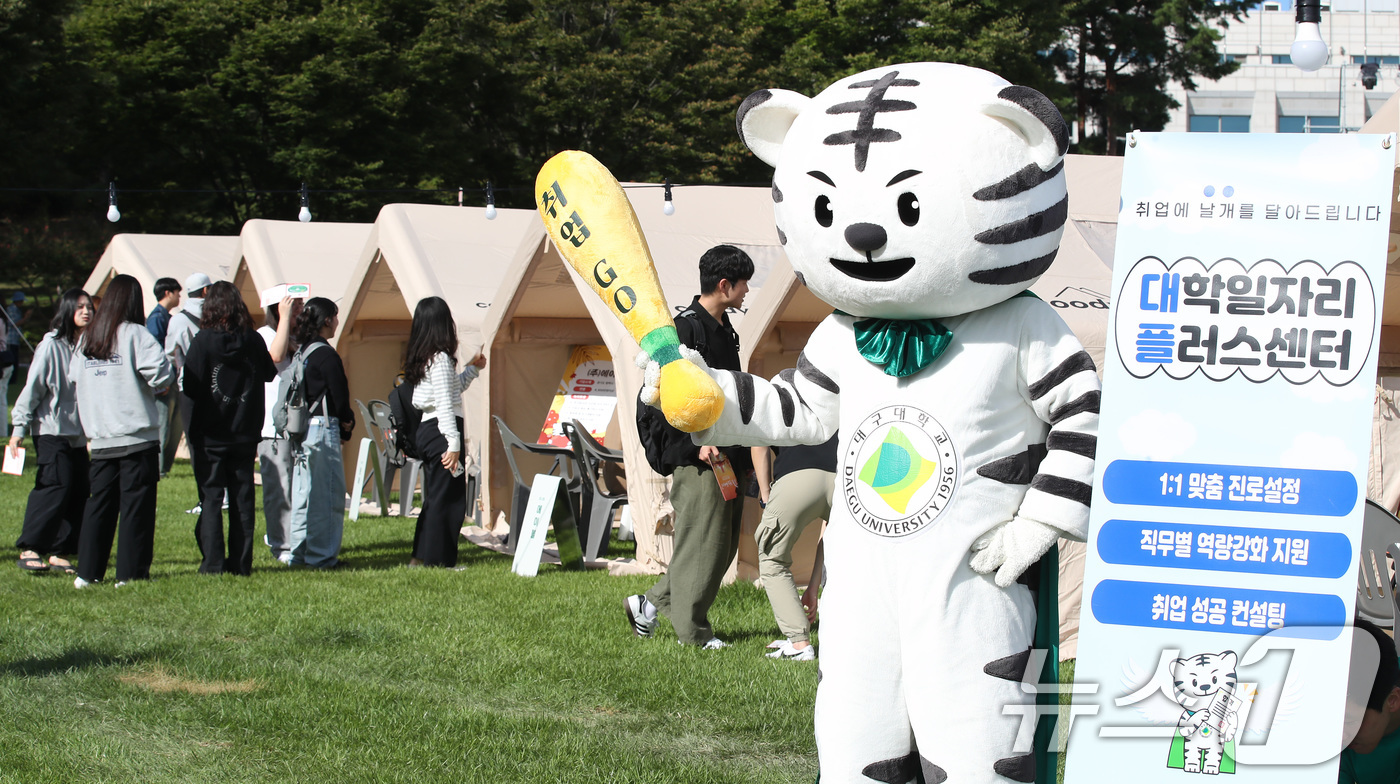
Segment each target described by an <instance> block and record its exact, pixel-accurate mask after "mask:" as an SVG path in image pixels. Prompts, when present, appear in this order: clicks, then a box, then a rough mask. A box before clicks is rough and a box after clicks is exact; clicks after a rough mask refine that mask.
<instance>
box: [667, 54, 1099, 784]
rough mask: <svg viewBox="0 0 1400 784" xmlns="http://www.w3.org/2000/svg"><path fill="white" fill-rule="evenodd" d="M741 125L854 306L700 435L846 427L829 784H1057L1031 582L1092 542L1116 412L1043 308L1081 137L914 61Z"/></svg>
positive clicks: (817, 266)
mask: <svg viewBox="0 0 1400 784" xmlns="http://www.w3.org/2000/svg"><path fill="white" fill-rule="evenodd" d="M738 126H739V133H740V135H741V136H742V137H743V141H744V143H745V144H747V145H748V147H749V148H750V149H751V150H753V152H754V153H755V154H756V155H758V157H759V158H762V159H763V160H764V161H765V162H767V163H768V164H770V165H772V166H773V167H774V170H775V171H774V174H773V201H774V211H775V214H776V218H777V224H778V233H779V238H780V239H781V240H782V242H783V243H784V245H785V246H786V247H785V249H786V252H787V256H788V258H789V259H790V261H791V263H792V266H793V268H794V270H795V271H796V272H797V275H798V276H799V278H800V279H801V280H802V281H803V282H804V283H805V284H806V285H807V287H808V288H810V289H811V290H812V292H813V293H814V294H816V295H817V296H818V297H820V298H821V299H823V300H824V301H826V302H828V303H830V304H831V305H833V306H835V308H836V309H837V312H836V313H834V314H833V315H831V316H829V317H828V318H827V319H826V320H825V321H823V322H822V323H821V324H820V325H819V326H818V327H817V329H816V331H815V332H814V333H813V334H812V337H811V340H810V341H809V342H808V343H807V346H806V348H805V350H804V353H803V354H802V356H801V357H799V359H798V362H797V368H796V370H787V371H784V372H783V373H781V374H779V375H778V376H777V377H776V378H774V379H773V380H772V381H771V382H768V381H764V380H762V379H760V378H756V377H754V376H751V375H748V374H744V373H736V372H730V371H714V370H710V371H709V372H710V374H711V375H712V376H713V377H714V378H715V380H716V381H717V382H718V383H719V384H720V386H721V388H722V389H723V390H724V392H725V396H726V400H725V407H724V412H723V414H722V416H721V417H720V419H719V421H718V422H717V423H716V424H715V425H714V426H713V427H712V428H710V429H708V430H704V431H701V432H699V433H696V434H695V440H696V442H697V443H702V444H716V445H732V444H743V445H754V444H773V445H779V446H782V445H790V444H819V443H822V442H823V441H825V440H826V439H827V438H829V437H830V436H831V435H832V434H833V433H835V432H837V431H838V430H839V431H840V434H841V438H840V447H839V453H838V454H839V458H838V459H839V462H838V468H837V483H838V486H837V493H836V502H835V503H833V504H832V511H831V520H830V524H829V526H828V528H827V530H826V564H827V570H828V571H827V575H828V583H827V588H826V591H825V594H824V595H823V597H822V635H821V643H822V645H821V662H822V664H821V671H820V686H819V687H818V690H817V703H816V736H817V747H818V752H819V755H820V763H821V780H822V782H823V784H838V783H839V782H868V781H883V782H891V783H894V782H898V783H900V784H902V783H903V782H907V781H911V780H913V779H914V778H915V776H916V771H918V770H922V772H923V776H924V780H925V781H927V782H930V784H935V783H936V782H942V781H948V782H951V784H964V783H965V782H994V781H1007V780H1010V781H1018V782H1028V781H1033V780H1034V778H1035V760H1034V755H1033V753H1032V751H1031V745H1032V744H1031V738H1030V734H1031V731H1032V727H1033V724H1034V722H1032V721H1027V722H1026V723H1025V725H1022V722H1021V717H1020V716H1019V715H1016V714H1015V712H1014V711H1015V709H1014V708H1013V712H1011V713H1007V712H1004V711H1003V706H1007V705H1013V706H1015V705H1032V704H1033V703H1034V695H1033V694H1027V693H1025V692H1024V691H1023V690H1022V687H1021V683H1020V681H1021V679H1022V675H1023V673H1024V671H1025V669H1026V665H1027V662H1028V660H1029V658H1030V644H1031V640H1032V634H1033V631H1034V628H1035V607H1034V604H1033V602H1032V599H1031V596H1030V592H1029V590H1028V589H1027V588H1026V587H1025V586H1023V585H1021V584H1019V583H1018V582H1017V578H1018V577H1020V576H1021V574H1022V573H1023V572H1024V571H1025V570H1026V569H1027V568H1028V567H1030V566H1031V565H1033V564H1035V563H1036V562H1037V561H1038V560H1039V559H1040V558H1041V556H1042V555H1044V554H1045V553H1046V552H1047V551H1048V550H1049V548H1050V547H1051V546H1053V545H1054V544H1055V542H1056V540H1057V538H1058V537H1061V536H1066V537H1071V538H1075V539H1083V538H1084V535H1085V532H1086V529H1087V526H1088V516H1089V499H1090V483H1091V482H1092V477H1093V467H1094V449H1095V444H1096V438H1097V429H1098V411H1099V381H1098V378H1097V376H1096V375H1095V373H1094V366H1093V362H1092V361H1091V360H1090V358H1089V355H1088V354H1086V353H1085V352H1084V349H1083V347H1082V346H1081V345H1080V343H1079V341H1078V340H1077V339H1076V338H1075V336H1074V335H1073V334H1072V333H1071V332H1070V330H1069V328H1068V327H1066V326H1065V323H1064V322H1063V321H1062V320H1061V319H1060V317H1059V316H1058V315H1057V314H1056V313H1055V311H1054V309H1053V308H1051V307H1050V306H1049V305H1048V304H1046V303H1044V302H1042V301H1041V300H1039V299H1037V298H1035V297H1034V296H1031V295H1028V294H1026V289H1027V287H1029V286H1030V285H1031V284H1032V283H1034V282H1035V281H1036V279H1037V278H1039V276H1040V275H1041V274H1043V273H1044V272H1045V271H1046V269H1048V268H1049V266H1050V263H1051V261H1052V260H1053V259H1054V257H1055V253H1056V250H1057V249H1058V246H1059V241H1060V235H1061V233H1062V231H1063V227H1064V222H1065V218H1066V211H1067V191H1066V188H1065V177H1064V173H1063V157H1064V153H1065V150H1066V146H1067V142H1068V133H1067V129H1066V127H1065V123H1064V120H1063V118H1061V117H1060V115H1059V113H1058V112H1057V111H1056V109H1055V107H1054V106H1053V104H1051V103H1050V101H1049V100H1047V99H1046V98H1045V97H1044V96H1042V95H1041V94H1040V93H1038V92H1036V91H1035V90H1031V89H1029V88H1026V87H1019V86H1015V85H1012V84H1010V83H1008V82H1007V81H1006V80H1004V79H1002V78H1000V77H998V76H996V75H994V74H991V73H988V72H986V71H982V70H978V69H975V68H969V67H965V66H959V65H950V64H939V63H914V64H905V65H893V66H889V67H885V68H877V69H874V70H870V71H866V72H864V73H860V74H856V75H854V76H850V77H847V78H845V79H842V80H840V81H838V82H836V83H835V84H833V85H831V86H830V87H828V88H827V89H826V90H824V91H822V93H821V94H820V95H818V96H817V97H816V98H807V97H805V96H802V95H799V94H797V93H794V92H789V91H785V90H763V91H760V92H757V93H754V94H753V95H751V96H749V97H748V98H747V99H746V100H745V101H744V102H743V104H742V106H741V107H740V109H739V116H738ZM688 356H689V357H691V358H692V359H695V355H694V354H693V352H691V353H690V354H688ZM648 375H649V376H650V377H652V378H654V377H655V376H654V375H653V374H648ZM656 393H657V390H656V389H654V388H648V389H646V390H644V391H643V397H644V399H645V398H647V397H649V396H651V395H653V394H656ZM1032 678H1034V675H1033V676H1032ZM1032 710H1033V709H1032ZM1032 715H1033V714H1032ZM1018 735H1019V736H1020V737H1019V738H1018Z"/></svg>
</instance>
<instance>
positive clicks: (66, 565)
mask: <svg viewBox="0 0 1400 784" xmlns="http://www.w3.org/2000/svg"><path fill="white" fill-rule="evenodd" d="M49 568H51V569H54V570H57V571H60V572H63V573H64V574H77V573H78V570H77V569H74V568H73V562H72V561H69V560H68V559H67V558H63V557H61V556H57V555H51V556H49Z"/></svg>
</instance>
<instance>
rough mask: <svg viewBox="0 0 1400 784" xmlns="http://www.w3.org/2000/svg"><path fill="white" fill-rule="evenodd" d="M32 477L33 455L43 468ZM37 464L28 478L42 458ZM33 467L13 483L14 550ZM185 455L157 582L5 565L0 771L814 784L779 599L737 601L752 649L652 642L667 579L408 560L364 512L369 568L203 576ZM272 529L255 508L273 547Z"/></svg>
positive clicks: (724, 605)
mask: <svg viewBox="0 0 1400 784" xmlns="http://www.w3.org/2000/svg"><path fill="white" fill-rule="evenodd" d="M31 464H32V461H31ZM31 471H32V469H31ZM32 482H33V479H32V473H31V474H30V475H28V476H26V477H24V478H22V479H21V478H16V477H10V476H0V538H3V539H4V541H5V544H6V545H8V544H9V543H11V542H13V540H14V538H15V537H16V536H17V535H18V532H19V527H20V521H21V519H22V516H23V512H24V505H25V501H26V499H27V496H28V490H29V488H30V487H31V486H32ZM195 500H196V499H195V489H194V482H193V480H192V478H191V475H190V470H189V467H188V464H186V463H177V467H176V469H175V471H174V472H173V473H172V475H171V479H168V480H166V481H165V482H162V484H161V487H160V507H159V509H160V511H159V518H158V521H157V528H156V548H155V563H154V565H153V567H152V576H153V579H152V580H151V581H149V582H145V583H135V584H132V585H130V586H126V587H123V588H120V589H118V588H115V587H114V586H112V585H111V580H110V572H109V580H108V582H107V583H105V584H102V585H99V586H94V587H93V588H90V589H88V590H85V591H77V590H74V588H73V581H72V578H71V577H70V578H65V577H63V576H62V575H58V574H40V575H30V574H25V573H22V572H21V571H20V570H19V569H17V568H15V567H14V565H13V554H14V552H15V551H13V550H10V551H9V552H11V554H12V555H11V556H10V559H11V560H10V561H9V563H7V564H0V714H2V715H3V718H0V781H2V782H40V781H45V782H47V781H55V782H62V781H81V782H92V783H96V782H143V783H145V782H163V781H172V782H175V781H178V782H203V781H208V782H220V783H221V784H223V783H224V782H230V781H237V782H247V781H296V782H318V781H325V782H335V783H336V784H347V783H348V782H361V781H363V782H381V781H432V782H437V781H442V782H461V781H464V782H502V781H521V782H525V781H528V782H555V781H559V782H634V781H635V782H649V783H654V782H728V781H735V782H741V781H752V782H811V781H812V780H813V779H814V778H815V777H816V750H815V746H814V743H813V740H812V700H813V695H814V694H815V691H816V683H817V672H816V667H815V666H813V665H811V664H795V663H790V662H775V661H771V660H769V659H766V658H764V657H763V656H762V653H763V646H764V645H765V644H766V643H767V642H768V641H769V640H771V639H773V638H774V637H775V636H777V629H776V626H775V624H774V621H773V617H772V613H771V611H770V609H769V606H768V602H767V599H766V598H765V596H764V595H763V593H762V592H761V591H759V590H757V589H755V588H753V587H752V586H749V585H738V586H734V587H730V588H726V589H724V590H723V591H722V592H721V593H720V597H719V600H718V602H717V603H716V605H715V607H714V609H713V610H712V612H711V617H712V618H713V620H714V623H715V627H716V630H717V631H718V633H719V634H720V635H721V636H722V637H724V638H726V639H728V640H730V641H731V642H733V643H734V645H733V646H732V647H731V648H729V649H727V650H723V651H717V652H701V651H699V650H696V649H694V648H689V647H682V646H679V645H677V644H676V643H675V637H674V635H672V634H671V632H670V627H669V626H668V625H667V624H666V623H665V621H664V620H663V621H662V623H661V626H660V628H659V629H658V635H657V637H656V638H655V639H651V640H638V639H634V638H633V637H632V636H631V635H630V633H629V631H628V627H627V624H626V620H625V617H624V615H623V613H622V598H623V597H624V596H626V595H627V594H629V593H635V592H639V591H642V590H644V589H645V588H646V587H647V586H648V585H649V583H650V580H649V579H648V578H616V577H609V576H608V575H607V574H606V573H603V572H587V573H576V572H564V571H561V570H559V569H558V568H557V567H553V566H544V567H542V568H541V573H540V575H539V576H538V577H536V578H533V579H527V578H522V577H516V576H515V575H512V574H511V573H510V571H509V569H510V559H509V558H508V557H507V556H503V555H498V554H496V553H493V552H489V551H485V550H481V549H478V548H476V547H473V546H472V545H470V544H467V543H465V541H464V543H463V545H462V563H463V564H464V565H465V567H466V568H465V569H463V570H462V571H444V570H434V569H408V568H405V567H404V566H403V564H404V563H405V562H406V561H407V560H408V551H409V546H410V542H411V539H412V534H413V528H412V526H413V523H412V522H411V521H402V520H399V519H398V518H376V517H361V518H360V520H359V521H358V522H347V523H346V526H345V547H344V551H343V554H344V556H345V558H346V559H347V560H348V561H349V565H350V568H349V569H346V570H341V571H335V572H328V573H320V572H313V571H307V570H302V569H291V568H287V567H283V566H281V565H280V564H278V563H277V562H276V561H274V560H273V559H272V557H271V556H270V555H269V554H268V553H267V550H266V549H265V548H263V547H261V546H259V547H258V548H257V552H256V556H255V559H254V565H253V569H254V572H253V576H252V577H251V578H237V577H232V576H220V577H205V576H200V575H198V574H196V568H197V566H198V552H197V549H196V546H195V542H194V537H193V533H192V531H193V526H194V518H193V517H192V516H189V515H186V514H184V513H183V510H185V509H187V508H189V507H191V506H193V505H194V503H195ZM262 531H263V528H262V520H261V514H259V522H258V537H259V541H261V536H262Z"/></svg>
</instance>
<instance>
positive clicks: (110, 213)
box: [107, 182, 122, 223]
mask: <svg viewBox="0 0 1400 784" xmlns="http://www.w3.org/2000/svg"><path fill="white" fill-rule="evenodd" d="M121 219H122V211H121V210H119V209H117V184H116V183H115V182H109V183H107V220H109V221H111V222H112V223H116V222H117V221H119V220H121Z"/></svg>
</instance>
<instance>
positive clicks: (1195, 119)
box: [1188, 114, 1249, 133]
mask: <svg viewBox="0 0 1400 784" xmlns="http://www.w3.org/2000/svg"><path fill="white" fill-rule="evenodd" d="M1188 130H1190V132H1191V133H1249V117H1247V116H1244V115H1234V114H1193V115H1191V120H1190V127H1189V129H1188Z"/></svg>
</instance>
